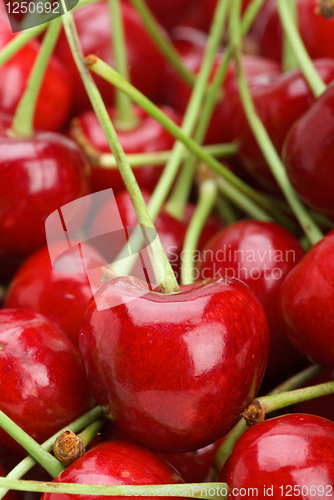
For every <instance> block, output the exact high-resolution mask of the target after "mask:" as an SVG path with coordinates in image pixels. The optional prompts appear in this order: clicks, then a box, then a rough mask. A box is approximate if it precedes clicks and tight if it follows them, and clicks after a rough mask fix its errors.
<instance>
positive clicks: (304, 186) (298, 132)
mask: <svg viewBox="0 0 334 500" xmlns="http://www.w3.org/2000/svg"><path fill="white" fill-rule="evenodd" d="M333 110H334V84H331V85H329V86H328V89H327V90H326V91H325V92H324V93H323V94H322V95H321V96H320V97H319V98H318V99H317V101H316V102H315V103H314V104H313V105H312V106H311V107H310V109H309V110H308V111H307V112H306V113H305V114H304V115H303V116H302V117H301V118H300V119H299V120H298V121H297V122H296V123H295V124H294V125H293V127H292V128H291V129H290V132H289V134H288V136H287V137H286V140H285V143H284V147H283V153H282V154H283V160H284V164H285V168H286V171H287V174H288V177H289V179H290V181H291V183H292V185H293V187H294V188H295V190H296V191H297V193H298V194H299V196H300V197H301V198H302V199H303V200H304V201H305V202H306V203H308V204H309V205H311V206H312V207H314V208H315V209H316V210H318V211H320V212H322V213H325V214H327V215H329V216H331V217H333V216H334V180H333V173H332V172H333V160H334V153H333V148H332V142H333V130H334V118H333Z"/></svg>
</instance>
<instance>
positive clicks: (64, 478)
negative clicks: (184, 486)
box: [41, 441, 183, 500]
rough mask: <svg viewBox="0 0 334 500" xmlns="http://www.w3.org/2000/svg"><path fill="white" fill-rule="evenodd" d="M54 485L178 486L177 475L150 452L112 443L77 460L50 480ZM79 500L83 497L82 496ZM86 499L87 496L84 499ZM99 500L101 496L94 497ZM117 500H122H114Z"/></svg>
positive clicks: (65, 499) (62, 498) (47, 499)
mask: <svg viewBox="0 0 334 500" xmlns="http://www.w3.org/2000/svg"><path fill="white" fill-rule="evenodd" d="M53 482H55V483H75V484H108V485H120V484H125V485H129V486H133V487H135V485H144V484H176V483H182V482H183V481H182V478H181V477H180V476H179V475H178V473H177V471H176V470H175V469H174V468H173V467H172V466H171V465H169V464H167V463H166V462H165V461H164V460H163V459H162V458H160V457H158V456H157V455H156V454H155V453H153V452H152V451H150V450H147V449H145V448H143V447H142V446H138V445H137V444H134V443H126V442H122V441H112V442H105V443H101V444H100V445H98V446H96V447H95V448H93V449H92V450H90V451H88V452H87V453H85V454H84V455H82V457H80V458H78V459H77V460H76V461H75V462H73V464H71V465H69V466H68V467H67V469H65V470H64V471H63V472H61V473H60V474H59V475H58V476H57V477H56V478H55V479H54V480H53ZM81 497H82V498H83V499H85V498H86V496H82V495H81ZM41 498H42V499H43V500H54V499H59V500H69V499H70V498H71V495H67V494H66V493H44V494H43V495H42V497H41ZM88 498H90V497H89V496H88V495H87V499H88ZM94 498H95V499H96V500H103V498H104V497H103V496H102V495H100V496H99V495H97V496H94ZM114 498H115V499H117V500H120V499H121V498H123V497H118V496H115V497H114Z"/></svg>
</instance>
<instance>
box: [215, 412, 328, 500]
mask: <svg viewBox="0 0 334 500" xmlns="http://www.w3.org/2000/svg"><path fill="white" fill-rule="evenodd" d="M333 436H334V423H333V422H331V421H330V420H326V419H324V418H321V417H316V416H314V415H303V414H290V415H283V416H282V417H277V418H272V419H270V420H267V421H265V422H262V423H260V424H257V425H255V426H254V427H251V428H250V429H249V430H247V431H246V432H245V433H244V434H243V435H242V436H241V438H240V439H239V440H238V442H237V443H236V445H235V447H234V449H233V451H232V454H231V456H230V458H229V460H228V462H227V463H226V464H225V466H224V468H223V470H222V472H221V474H220V476H219V481H223V482H227V484H228V486H229V488H230V491H231V493H230V495H229V497H230V498H232V499H241V498H245V495H244V493H245V492H246V498H251V496H252V492H254V494H253V496H254V497H256V498H258V499H264V498H268V497H270V498H274V499H278V498H291V496H290V495H293V496H295V497H298V498H303V499H305V500H311V499H312V498H322V496H326V493H327V495H328V496H331V495H332V494H333V484H334V460H333V457H334V437H333ZM250 488H253V489H250ZM264 488H265V490H264ZM268 488H270V489H268Z"/></svg>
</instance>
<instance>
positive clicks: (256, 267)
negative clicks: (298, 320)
mask: <svg viewBox="0 0 334 500" xmlns="http://www.w3.org/2000/svg"><path fill="white" fill-rule="evenodd" d="M302 256H303V250H302V248H301V246H300V245H299V242H298V241H297V239H296V238H295V237H294V236H293V235H292V234H290V233H289V232H288V231H286V230H285V229H284V228H282V227H280V226H279V225H278V224H275V223H271V222H261V221H255V220H244V221H239V222H236V223H234V224H232V225H230V226H228V227H227V228H225V229H223V230H221V231H219V232H218V233H217V234H216V235H215V236H214V237H213V238H212V239H211V240H210V241H208V243H207V244H206V246H205V247H204V249H203V251H202V254H201V257H200V261H199V262H198V263H197V268H198V271H199V276H198V279H201V280H203V279H208V278H217V277H224V276H226V277H228V278H232V277H233V278H237V279H240V280H241V281H243V282H244V283H246V285H248V286H249V287H250V288H251V289H252V290H253V292H254V293H255V294H256V296H257V297H258V299H259V300H260V302H261V304H262V306H263V309H264V311H265V313H266V316H267V320H268V324H269V332H270V351H269V359H268V366H267V371H266V375H267V376H271V377H272V376H274V375H278V374H279V373H281V372H282V370H283V369H284V370H285V371H289V370H290V369H292V368H294V367H295V366H298V365H299V364H300V363H301V361H302V358H301V356H300V355H299V354H298V353H297V352H296V351H295V349H293V347H292V345H291V344H290V342H289V341H288V340H287V339H286V337H285V335H284V334H283V331H282V330H283V325H282V319H281V318H280V314H279V312H280V308H279V306H278V294H279V290H280V287H281V284H282V282H283V280H284V278H285V276H286V275H287V274H288V272H289V271H290V270H291V269H293V268H294V266H295V265H296V264H297V262H299V261H300V259H301V258H302Z"/></svg>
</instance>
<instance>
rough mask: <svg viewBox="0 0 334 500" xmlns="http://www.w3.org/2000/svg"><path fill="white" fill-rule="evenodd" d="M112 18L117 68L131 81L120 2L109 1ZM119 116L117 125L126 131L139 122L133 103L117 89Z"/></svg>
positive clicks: (113, 45)
mask: <svg viewBox="0 0 334 500" xmlns="http://www.w3.org/2000/svg"><path fill="white" fill-rule="evenodd" d="M108 5H109V10H110V14H111V15H110V17H111V23H112V33H113V36H112V38H113V43H112V50H113V53H114V57H115V67H116V69H117V71H118V73H119V74H120V75H122V77H123V78H124V79H125V80H127V81H128V82H129V81H130V73H129V65H128V55H127V50H126V43H125V36H124V23H123V17H122V14H121V8H120V0H108ZM116 108H117V115H116V120H115V123H117V126H118V127H119V128H122V129H124V130H129V129H132V128H134V127H135V126H136V123H137V120H136V118H135V115H134V113H133V108H132V103H131V100H130V99H129V97H128V96H127V95H126V94H123V92H121V91H120V90H117V89H116Z"/></svg>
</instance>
